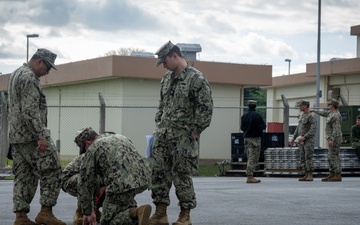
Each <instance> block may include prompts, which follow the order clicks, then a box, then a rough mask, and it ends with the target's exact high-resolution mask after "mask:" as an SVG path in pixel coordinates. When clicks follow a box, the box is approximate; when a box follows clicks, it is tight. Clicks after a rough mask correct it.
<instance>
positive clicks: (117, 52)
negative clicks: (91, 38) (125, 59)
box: [105, 48, 145, 56]
mask: <svg viewBox="0 0 360 225" xmlns="http://www.w3.org/2000/svg"><path fill="white" fill-rule="evenodd" d="M132 52H145V49H140V48H120V49H119V50H110V51H108V52H106V53H105V56H110V55H122V56H126V55H131V53H132Z"/></svg>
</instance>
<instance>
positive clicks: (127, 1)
mask: <svg viewBox="0 0 360 225" xmlns="http://www.w3.org/2000/svg"><path fill="white" fill-rule="evenodd" d="M0 9H1V14H0V24H1V26H0V73H3V74H5V73H10V72H12V71H13V70H15V69H16V68H17V67H19V66H20V65H21V64H22V63H23V62H25V61H26V35H27V34H33V33H36V34H39V37H38V38H31V39H30V47H29V57H31V56H32V55H33V54H34V52H35V51H36V49H37V48H48V49H50V50H52V51H53V52H55V53H57V54H58V58H57V60H56V64H64V63H69V62H74V61H80V60H85V59H90V58H97V57H101V56H104V55H105V53H106V52H108V51H110V50H118V49H120V48H139V49H144V50H145V51H147V52H156V50H157V49H158V48H159V47H160V46H161V45H163V44H164V43H165V42H167V41H168V40H171V41H172V42H173V43H175V44H176V43H195V44H200V45H201V47H202V52H201V53H199V54H198V59H199V60H202V61H216V62H231V63H241V64H261V65H263V64H265V65H272V66H273V76H281V75H284V74H287V73H288V63H287V62H285V59H286V58H289V59H291V64H290V70H291V71H290V72H291V73H301V72H305V70H306V63H313V62H316V59H317V58H316V57H317V29H318V28H317V25H318V1H317V0H53V1H51V0H0ZM359 10H360V1H359V0H322V10H321V14H322V15H321V61H328V60H330V59H331V58H354V57H356V37H355V36H351V35H350V27H351V26H355V25H360V13H359ZM154 66H155V65H154ZM160 76H161V75H160Z"/></svg>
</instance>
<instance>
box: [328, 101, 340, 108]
mask: <svg viewBox="0 0 360 225" xmlns="http://www.w3.org/2000/svg"><path fill="white" fill-rule="evenodd" d="M328 105H333V106H335V107H338V106H339V102H338V100H336V99H331V100H330V101H329V102H328Z"/></svg>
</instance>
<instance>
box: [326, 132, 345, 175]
mask: <svg viewBox="0 0 360 225" xmlns="http://www.w3.org/2000/svg"><path fill="white" fill-rule="evenodd" d="M341 140H342V137H335V138H334V145H333V146H332V147H331V148H330V147H329V151H328V160H329V171H330V172H334V173H341V160H340V144H341Z"/></svg>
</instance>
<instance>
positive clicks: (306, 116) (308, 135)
mask: <svg viewBox="0 0 360 225" xmlns="http://www.w3.org/2000/svg"><path fill="white" fill-rule="evenodd" d="M316 126H317V122H316V118H315V115H314V114H313V113H311V112H304V113H303V114H302V115H301V117H300V120H299V124H298V126H297V128H296V130H295V133H294V137H293V139H294V140H295V139H296V137H298V136H302V137H304V138H305V140H304V141H303V142H301V143H300V144H299V151H300V162H301V164H302V165H303V167H304V169H305V171H314V164H313V156H314V146H315V133H316Z"/></svg>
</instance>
